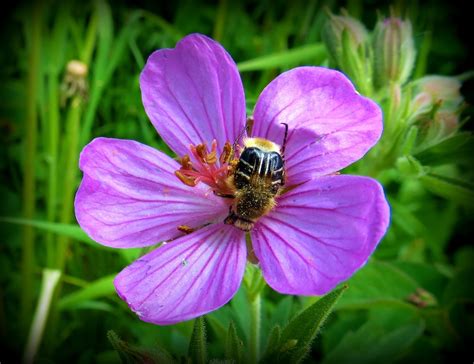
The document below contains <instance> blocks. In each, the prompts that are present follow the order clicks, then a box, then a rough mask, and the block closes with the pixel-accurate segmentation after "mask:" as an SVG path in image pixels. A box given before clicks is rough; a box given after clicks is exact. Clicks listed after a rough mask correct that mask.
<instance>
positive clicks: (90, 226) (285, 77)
mask: <svg viewBox="0 0 474 364" xmlns="http://www.w3.org/2000/svg"><path fill="white" fill-rule="evenodd" d="M140 86H141V91H142V98H143V104H144V106H145V110H146V112H147V114H148V116H149V118H150V119H151V122H152V123H153V125H154V126H155V128H156V130H157V131H158V133H159V134H160V136H161V137H162V138H163V140H164V141H165V142H166V143H167V144H168V145H169V146H170V148H171V149H172V150H173V151H174V152H175V153H176V154H177V155H178V156H179V157H180V159H179V162H178V161H176V160H174V159H172V158H170V157H168V156H166V155H165V154H163V153H162V152H160V151H157V150H155V149H153V148H150V147H148V146H145V145H143V144H140V143H138V142H135V141H131V140H118V139H109V138H97V139H95V140H93V141H92V142H91V143H90V144H89V145H87V146H86V147H85V148H84V150H83V151H82V153H81V158H80V168H81V169H82V171H83V172H84V177H83V180H82V183H81V185H80V187H79V190H78V192H77V196H76V201H75V209H76V217H77V220H78V221H79V224H80V225H81V227H82V228H83V229H84V230H85V231H86V232H87V233H88V234H89V236H90V237H91V238H93V239H94V240H96V241H98V242H99V243H101V244H103V245H107V246H110V247H116V248H134V247H145V246H151V245H153V244H157V243H159V242H163V244H162V245H161V246H160V247H158V248H156V249H155V250H153V251H152V252H150V253H148V254H146V255H144V256H142V257H141V258H139V259H138V260H137V261H135V262H134V263H133V264H131V265H130V266H129V267H127V268H125V269H124V270H123V271H122V272H120V273H119V274H118V276H117V277H116V279H115V282H114V284H115V287H116V289H117V292H118V294H119V295H120V297H121V298H122V299H124V300H125V301H126V302H127V304H128V305H129V306H130V308H131V309H132V310H133V311H135V312H136V313H137V314H138V316H139V317H140V318H141V319H142V320H144V321H148V322H152V323H155V324H160V325H167V324H173V323H176V322H179V321H184V320H188V319H191V318H194V317H196V316H200V315H203V314H205V313H207V312H209V311H212V310H215V309H217V308H219V307H220V306H222V305H224V304H225V303H226V302H228V301H229V300H230V299H231V298H232V296H233V295H234V294H235V293H236V291H237V289H238V288H239V286H240V283H241V281H242V277H243V274H244V270H245V264H246V261H247V254H248V252H247V247H246V233H245V232H244V231H242V230H241V229H238V228H237V227H236V226H234V225H229V224H225V223H224V220H225V219H226V217H228V215H229V206H231V205H232V203H233V199H232V198H229V196H226V194H228V193H229V191H227V190H226V189H228V184H227V183H226V182H225V180H226V179H228V177H229V174H230V173H232V171H233V170H234V168H235V159H234V155H232V154H233V153H234V152H233V148H231V146H232V145H233V144H234V143H235V142H236V141H237V144H240V139H239V138H240V135H241V133H242V131H243V130H244V128H245V125H246V111H245V110H246V109H245V98H244V90H243V86H242V82H241V79H240V76H239V73H238V71H237V67H236V65H235V63H234V61H233V60H232V58H231V57H230V56H229V54H228V53H227V52H226V51H225V50H224V48H223V47H222V46H221V45H219V44H218V43H216V42H215V41H213V40H212V39H209V38H207V37H205V36H203V35H199V34H193V35H189V36H187V37H185V38H184V39H182V40H181V41H180V42H179V43H178V44H177V45H176V48H174V49H162V50H158V51H156V52H154V53H153V54H152V55H151V56H150V58H149V59H148V61H147V64H146V66H145V69H144V70H143V72H142V74H141V77H140ZM253 118H254V125H253V129H252V131H251V135H250V136H251V137H259V138H264V139H267V140H269V141H271V142H273V143H276V144H278V145H281V144H282V142H283V139H284V134H285V128H286V126H285V125H284V124H287V126H288V137H287V142H286V150H285V153H284V156H283V157H284V160H285V175H286V180H285V182H286V183H285V189H284V192H283V193H282V194H280V195H278V196H277V197H276V206H275V207H274V208H272V209H271V210H270V211H269V212H268V213H267V214H265V215H264V216H262V217H260V218H259V219H258V220H257V221H256V222H255V224H254V226H253V228H252V229H251V230H250V232H249V234H250V237H251V241H252V249H253V253H254V254H255V256H256V257H257V258H258V261H259V264H260V267H261V269H262V272H263V277H264V278H265V280H266V281H267V283H268V284H269V285H270V286H271V287H272V288H273V289H274V290H276V291H278V292H281V293H286V294H295V295H320V294H324V293H326V292H328V291H329V290H331V289H332V288H334V287H335V286H336V285H337V284H338V283H339V282H341V281H344V280H346V279H347V278H349V277H350V276H351V275H352V274H353V273H354V272H355V271H356V270H357V269H359V268H360V267H361V266H362V265H364V264H365V263H366V261H367V259H368V258H369V256H370V255H371V253H372V252H373V251H374V249H375V247H376V245H377V244H378V242H379V241H380V239H381V238H382V236H383V234H384V233H385V230H386V228H387V225H388V219H389V210H388V205H387V202H386V200H385V197H384V193H383V190H382V188H381V186H380V185H379V183H378V182H377V181H375V180H373V179H371V178H367V177H359V176H349V175H339V174H337V171H338V170H340V169H342V168H344V167H346V166H348V165H349V164H351V163H352V162H354V161H356V160H358V159H359V158H361V157H362V156H363V155H364V154H365V153H366V152H367V150H368V149H370V148H371V147H372V146H373V145H374V144H375V143H376V142H377V140H378V139H379V137H380V134H381V131H382V116H381V111H380V108H379V107H378V106H377V105H376V104H375V103H374V102H372V101H371V100H369V99H366V98H364V97H362V96H360V95H359V94H358V93H357V92H356V91H355V89H354V87H353V86H352V84H351V83H350V81H349V80H348V79H347V78H346V77H345V76H344V75H343V74H341V73H340V72H337V71H334V70H330V69H327V68H322V67H300V68H295V69H292V70H290V71H288V72H285V73H283V74H281V75H280V76H279V77H277V78H276V79H275V80H273V81H272V82H271V83H270V84H269V85H268V86H267V87H266V88H265V89H264V90H263V92H262V94H261V95H260V97H259V98H258V100H257V103H256V106H255V110H254V113H253ZM236 149H238V148H236ZM235 153H236V154H235V156H236V158H238V156H239V155H238V151H237V152H235Z"/></svg>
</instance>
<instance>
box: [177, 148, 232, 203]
mask: <svg viewBox="0 0 474 364" xmlns="http://www.w3.org/2000/svg"><path fill="white" fill-rule="evenodd" d="M189 149H190V152H191V153H190V154H189V155H187V154H186V155H184V156H183V157H181V158H180V159H179V162H180V164H181V168H180V169H178V170H177V171H175V175H176V177H178V178H179V180H180V181H181V182H183V183H184V184H185V185H187V186H191V187H194V186H196V185H197V184H198V183H201V182H202V183H204V184H207V185H208V186H209V187H210V189H211V190H212V191H213V192H214V193H215V194H216V195H219V196H230V195H233V193H234V191H233V187H232V186H231V185H230V184H229V183H228V181H229V177H230V176H232V174H233V172H234V169H235V166H236V164H237V162H238V158H237V157H236V151H235V150H234V148H233V147H232V145H231V144H230V143H229V142H226V143H225V145H224V147H223V150H222V152H221V153H220V155H218V152H217V142H216V141H215V140H214V141H213V142H212V143H211V149H210V150H209V148H208V147H207V145H206V144H204V143H202V144H198V145H191V146H190V147H189Z"/></svg>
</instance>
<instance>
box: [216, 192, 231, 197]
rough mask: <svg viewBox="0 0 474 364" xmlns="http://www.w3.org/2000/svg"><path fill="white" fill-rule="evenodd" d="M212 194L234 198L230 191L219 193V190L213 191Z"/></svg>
mask: <svg viewBox="0 0 474 364" xmlns="http://www.w3.org/2000/svg"><path fill="white" fill-rule="evenodd" d="M214 194H215V195H216V196H219V197H223V198H235V196H234V195H233V194H231V193H220V192H216V191H214Z"/></svg>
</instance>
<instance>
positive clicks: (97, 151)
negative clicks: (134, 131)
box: [75, 138, 228, 248]
mask: <svg viewBox="0 0 474 364" xmlns="http://www.w3.org/2000/svg"><path fill="white" fill-rule="evenodd" d="M79 164H80V168H81V170H82V171H83V172H84V178H83V180H82V183H81V185H80V187H79V190H78V191H77V194H76V201H75V210H76V218H77V221H78V222H79V224H80V225H81V227H82V228H83V229H84V231H85V232H86V233H87V234H88V235H89V236H90V237H91V238H92V239H94V240H96V241H97V242H99V243H101V244H103V245H107V246H111V247H115V248H131V247H141V246H147V245H153V244H156V243H159V242H161V241H164V240H169V239H173V238H176V237H177V236H180V235H183V233H182V232H180V231H179V230H178V226H179V225H188V226H190V227H193V228H197V227H200V226H202V225H203V224H206V223H210V222H214V221H223V220H224V218H225V217H226V216H227V213H228V206H227V205H226V204H225V202H224V201H223V199H222V198H219V197H216V196H215V195H214V194H213V193H212V192H210V191H209V188H206V187H204V186H201V185H198V186H196V187H189V186H186V185H184V184H183V183H182V182H181V181H180V180H179V179H178V178H177V177H176V176H175V175H174V171H176V170H177V169H179V165H178V163H177V162H176V161H174V160H172V159H171V158H170V157H168V156H166V155H165V154H163V153H161V152H159V151H157V150H155V149H153V148H150V147H147V146H146V145H143V144H140V143H138V142H135V141H131V140H119V139H108V138H97V139H94V140H93V141H92V142H91V143H89V144H88V145H87V146H86V147H85V148H84V150H83V151H82V153H81V158H80V163H79Z"/></svg>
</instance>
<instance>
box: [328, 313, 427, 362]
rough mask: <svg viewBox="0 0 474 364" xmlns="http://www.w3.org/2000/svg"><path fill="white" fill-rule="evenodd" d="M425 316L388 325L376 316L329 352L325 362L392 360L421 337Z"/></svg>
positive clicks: (345, 337)
mask: <svg viewBox="0 0 474 364" xmlns="http://www.w3.org/2000/svg"><path fill="white" fill-rule="evenodd" d="M424 327H425V326H424V323H423V321H422V320H421V319H418V320H416V321H415V322H409V323H404V324H402V325H399V326H398V327H395V328H387V325H385V324H384V323H379V322H378V320H377V319H372V320H369V321H368V322H366V323H365V324H364V325H362V326H361V327H360V328H359V329H358V330H357V331H355V332H353V331H349V332H348V333H347V334H346V335H345V336H344V337H343V338H342V339H341V340H340V342H339V344H338V345H337V346H336V347H335V348H334V350H332V351H331V352H330V353H328V355H326V357H325V359H324V361H323V363H324V364H333V363H337V364H344V363H347V364H349V363H350V364H357V363H360V364H362V363H364V364H366V363H374V364H377V363H391V362H394V361H395V360H396V359H397V357H398V356H400V355H401V354H403V353H404V352H405V351H406V350H407V349H408V348H409V347H410V346H411V345H412V344H413V343H414V342H415V340H416V339H418V338H419V337H420V335H421V334H422V332H423V330H424Z"/></svg>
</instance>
